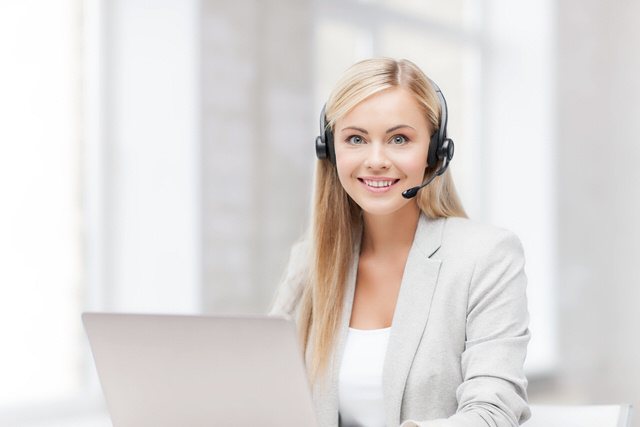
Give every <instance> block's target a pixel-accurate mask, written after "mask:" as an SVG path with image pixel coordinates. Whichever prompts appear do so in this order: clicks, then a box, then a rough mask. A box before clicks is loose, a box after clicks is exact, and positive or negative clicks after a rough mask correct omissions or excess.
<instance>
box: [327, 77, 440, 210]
mask: <svg viewBox="0 0 640 427" xmlns="http://www.w3.org/2000/svg"><path fill="white" fill-rule="evenodd" d="M334 136H335V153H336V166H337V170H338V177H339V178H340V182H341V183H342V186H343V187H344V189H345V191H346V192H347V193H348V194H349V196H351V198H352V199H353V200H354V201H355V202H356V203H357V204H358V205H359V206H360V208H362V210H363V212H364V213H365V214H370V215H392V214H396V213H400V212H402V211H405V210H408V209H413V210H415V209H416V202H415V198H414V199H409V200H407V199H405V198H404V197H402V192H403V191H405V190H407V189H409V188H411V187H415V186H418V185H420V184H421V183H422V180H423V177H424V172H425V169H426V167H427V153H428V150H429V140H430V136H431V131H430V126H429V124H428V122H427V118H426V116H425V114H424V111H423V109H422V108H421V107H420V104H419V103H418V101H417V100H416V99H415V98H414V96H413V95H411V93H409V92H408V91H407V90H406V89H403V88H400V87H395V88H390V89H386V90H384V91H382V92H378V93H377V94H374V95H372V96H370V97H369V98H367V99H365V100H364V101H362V102H361V103H359V104H358V105H356V106H355V107H354V108H353V109H352V110H351V111H350V112H348V113H347V114H345V115H344V116H343V117H341V118H339V119H338V120H336V122H335V125H334Z"/></svg>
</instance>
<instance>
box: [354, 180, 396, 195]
mask: <svg viewBox="0 0 640 427" xmlns="http://www.w3.org/2000/svg"><path fill="white" fill-rule="evenodd" d="M358 181H359V182H360V183H361V184H362V185H363V186H364V188H365V189H366V190H367V191H370V192H372V193H386V192H388V191H390V190H391V189H392V188H393V187H395V185H396V184H397V183H398V181H400V179H398V178H389V177H381V176H377V177H372V176H371V177H370V176H364V177H359V178H358ZM385 183H386V184H385Z"/></svg>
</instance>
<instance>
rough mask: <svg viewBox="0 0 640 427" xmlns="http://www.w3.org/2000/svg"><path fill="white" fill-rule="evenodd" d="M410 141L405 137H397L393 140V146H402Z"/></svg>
mask: <svg viewBox="0 0 640 427" xmlns="http://www.w3.org/2000/svg"><path fill="white" fill-rule="evenodd" d="M408 141H409V139H408V138H407V137H406V136H404V135H396V136H394V137H393V138H392V139H391V143H392V144H393V145H402V144H405V143H407V142H408Z"/></svg>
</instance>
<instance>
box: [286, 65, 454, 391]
mask: <svg viewBox="0 0 640 427" xmlns="http://www.w3.org/2000/svg"><path fill="white" fill-rule="evenodd" d="M392 87H403V88H405V89H407V90H408V91H409V92H410V93H411V94H413V95H414V96H415V97H416V99H417V100H418V101H419V103H420V105H421V106H422V107H423V109H424V112H425V115H426V116H427V120H428V123H429V124H430V126H431V129H432V131H435V130H436V129H437V128H438V127H439V123H440V104H439V101H438V97H437V95H436V93H435V91H434V89H433V88H432V86H431V84H430V82H429V79H428V78H427V77H426V76H425V75H424V73H422V71H421V70H420V69H419V68H418V67H417V66H416V65H415V64H413V63H412V62H410V61H407V60H399V61H396V60H394V59H390V58H375V59H369V60H365V61H361V62H358V63H357V64H355V65H353V66H352V67H350V68H349V69H348V70H347V71H346V72H345V73H344V75H343V76H342V78H341V79H340V80H339V81H338V83H337V84H336V86H335V88H334V90H333V92H332V93H331V95H330V96H329V100H328V102H327V106H326V118H327V122H328V126H331V127H333V125H334V123H335V121H336V120H337V119H338V118H340V117H342V116H343V115H345V114H346V113H348V112H349V111H351V110H352V109H353V108H354V107H355V106H356V105H357V104H359V103H360V102H362V101H363V100H365V99H366V98H368V97H369V96H371V95H373V94H374V93H377V92H380V91H382V90H385V89H388V88H392ZM438 166H439V165H429V167H427V168H426V169H425V179H427V178H428V177H430V176H431V175H432V174H433V173H435V172H436V170H437V168H438ZM416 202H417V204H418V207H419V208H420V210H421V211H422V212H424V213H425V214H426V215H427V216H429V217H431V218H439V217H449V216H460V217H466V214H465V212H464V209H463V208H462V204H461V203H460V200H459V198H458V195H457V193H456V190H455V187H454V185H453V181H452V179H451V176H450V174H449V171H447V172H445V173H444V174H443V175H441V176H439V177H437V178H435V179H434V180H433V182H432V183H431V184H429V185H428V186H427V187H425V188H424V189H423V190H421V191H420V192H419V193H418V196H417V200H416ZM312 208H313V214H312V223H311V230H310V239H311V253H310V256H311V258H310V266H309V267H310V269H309V277H308V283H307V284H306V286H305V288H304V289H303V292H302V295H301V299H300V305H299V308H298V328H299V333H300V339H301V341H302V343H303V348H304V349H305V351H306V352H309V351H310V360H309V367H308V369H309V371H310V376H311V379H312V382H316V380H317V378H319V376H320V374H321V373H322V372H323V371H324V370H325V369H326V367H327V365H328V363H329V361H330V358H331V355H332V354H333V348H334V345H335V342H336V339H335V337H336V335H337V331H338V329H339V325H340V321H341V313H342V308H343V304H344V298H345V283H346V281H347V279H348V276H349V273H350V269H351V264H352V261H353V257H354V248H355V247H356V243H357V242H356V239H358V238H359V230H360V227H361V223H360V222H361V219H360V207H359V206H358V205H357V204H356V203H355V202H354V201H353V200H352V199H351V197H349V195H348V194H347V193H346V192H345V190H344V189H343V188H342V185H341V184H340V181H339V180H338V173H337V170H336V167H335V165H334V164H333V163H331V161H330V160H329V159H322V160H318V162H317V164H316V172H315V187H314V195H313V205H312Z"/></svg>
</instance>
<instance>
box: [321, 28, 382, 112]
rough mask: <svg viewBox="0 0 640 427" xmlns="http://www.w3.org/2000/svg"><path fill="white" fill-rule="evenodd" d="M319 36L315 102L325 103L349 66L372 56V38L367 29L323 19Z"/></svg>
mask: <svg viewBox="0 0 640 427" xmlns="http://www.w3.org/2000/svg"><path fill="white" fill-rule="evenodd" d="M316 37H317V43H316V45H317V46H318V49H317V54H316V55H317V57H316V58H317V59H316V63H317V64H318V74H317V79H318V80H317V85H316V99H319V103H324V102H326V99H327V97H328V96H329V92H330V91H331V89H332V88H333V85H334V84H335V83H336V81H337V80H338V78H339V77H340V76H341V75H342V73H343V72H344V71H345V70H346V69H347V68H348V67H350V66H351V65H353V64H354V63H355V62H356V61H359V60H362V59H365V58H369V57H371V56H372V55H373V53H374V51H373V37H372V34H371V32H370V31H369V30H368V29H365V28H362V27H359V26H357V25H352V24H350V23H348V22H338V21H332V20H322V21H321V22H320V23H319V24H318V27H317V35H316ZM319 112H320V111H318V113H319Z"/></svg>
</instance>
